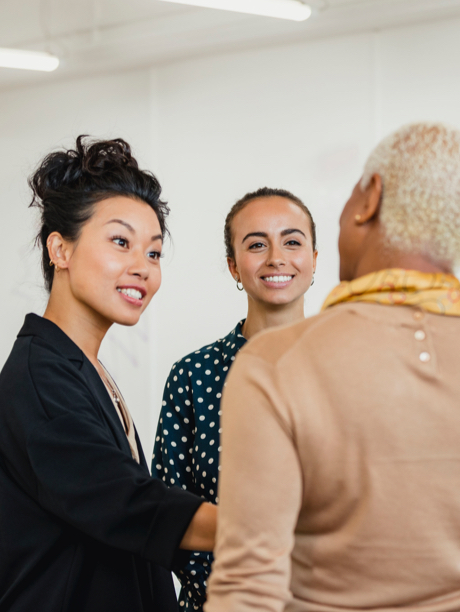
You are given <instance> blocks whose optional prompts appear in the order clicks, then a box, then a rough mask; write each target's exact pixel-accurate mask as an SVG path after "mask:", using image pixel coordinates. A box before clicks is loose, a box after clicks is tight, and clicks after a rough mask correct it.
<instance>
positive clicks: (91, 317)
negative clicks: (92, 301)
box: [43, 286, 110, 370]
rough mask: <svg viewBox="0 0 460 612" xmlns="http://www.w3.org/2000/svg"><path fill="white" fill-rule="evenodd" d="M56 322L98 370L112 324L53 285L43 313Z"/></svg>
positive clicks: (46, 317) (45, 316)
mask: <svg viewBox="0 0 460 612" xmlns="http://www.w3.org/2000/svg"><path fill="white" fill-rule="evenodd" d="M43 317H44V318H45V319H49V320H50V321H52V322H53V323H55V324H56V325H57V326H58V327H59V328H60V329H62V331H63V332H64V333H65V334H66V335H67V336H69V338H70V339H71V340H73V342H75V344H76V345H77V346H78V347H79V348H80V349H81V350H82V351H83V353H84V354H85V355H86V357H87V358H88V359H89V361H91V363H92V364H93V365H94V366H95V368H96V369H97V370H99V369H100V367H99V362H98V360H97V355H98V353H99V349H100V346H101V342H102V340H103V339H104V336H105V334H106V333H107V331H108V329H109V328H110V324H109V323H108V322H107V321H106V320H103V319H102V317H99V318H98V317H97V316H95V313H94V312H90V311H89V310H88V309H87V308H85V307H83V306H82V305H81V304H79V303H78V302H76V301H75V300H69V299H68V296H66V295H65V293H63V292H62V291H59V290H57V289H56V291H55V288H54V286H53V289H52V290H51V295H50V299H49V302H48V305H47V307H46V310H45V313H44V315H43Z"/></svg>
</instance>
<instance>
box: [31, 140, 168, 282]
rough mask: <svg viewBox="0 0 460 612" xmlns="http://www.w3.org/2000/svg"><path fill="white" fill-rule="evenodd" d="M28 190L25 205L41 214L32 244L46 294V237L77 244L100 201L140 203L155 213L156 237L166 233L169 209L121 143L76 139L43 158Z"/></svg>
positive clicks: (151, 178) (50, 279) (157, 187)
mask: <svg viewBox="0 0 460 612" xmlns="http://www.w3.org/2000/svg"><path fill="white" fill-rule="evenodd" d="M29 185H30V187H31V189H32V193H33V197H32V202H31V203H30V206H36V207H38V208H39V209H40V210H41V217H42V218H41V222H42V223H41V228H40V232H39V233H38V236H37V242H38V243H39V244H40V245H41V247H42V269H43V275H44V277H45V285H46V288H47V289H48V290H49V291H50V290H51V287H52V284H53V275H54V271H53V269H52V268H51V267H50V266H49V256H48V248H47V245H46V243H47V240H48V236H49V235H50V234H51V233H52V232H59V233H60V234H61V235H62V236H63V237H64V238H66V239H67V240H72V241H74V240H77V238H78V236H79V234H80V231H81V228H82V227H83V225H84V223H85V222H86V221H88V219H89V218H90V217H91V215H92V214H93V210H94V205H95V204H96V203H97V202H98V201H100V200H103V199H105V198H107V197H111V196H115V195H124V196H127V197H131V198H134V199H138V200H142V201H144V202H145V203H146V204H148V205H149V206H151V207H152V208H153V210H154V211H155V213H156V215H157V217H158V221H159V223H160V228H161V232H162V234H163V235H164V234H165V233H167V227H166V217H167V216H168V213H169V208H168V206H167V204H166V202H164V201H162V200H161V199H160V196H161V186H160V183H159V182H158V180H157V179H156V178H155V176H154V175H153V174H152V173H151V172H148V171H144V170H140V169H139V165H138V163H137V160H136V159H135V158H134V157H133V155H132V153H131V147H130V146H129V144H128V143H127V142H126V141H124V140H122V139H121V138H116V139H114V140H91V139H90V138H89V137H88V136H79V137H78V138H77V141H76V146H75V149H68V150H63V151H62V150H61V151H55V152H53V153H50V154H49V155H47V156H46V157H45V158H44V160H43V161H42V162H41V164H40V166H39V167H38V169H37V170H36V171H35V172H34V174H33V175H32V176H31V177H30V178H29Z"/></svg>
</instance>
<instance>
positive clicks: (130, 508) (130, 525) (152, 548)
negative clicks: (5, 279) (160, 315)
mask: <svg viewBox="0 0 460 612" xmlns="http://www.w3.org/2000/svg"><path fill="white" fill-rule="evenodd" d="M31 363H32V364H33V365H32V367H31V370H30V377H31V382H32V385H33V387H34V392H35V394H36V398H37V410H36V411H35V412H40V413H41V416H40V418H39V419H36V424H35V425H34V426H33V427H31V426H30V424H29V425H28V431H27V438H26V452H27V457H28V462H29V464H30V466H31V471H32V473H33V475H34V479H35V491H34V492H33V494H34V496H35V497H36V498H37V501H38V502H39V503H40V504H41V506H42V507H44V508H45V509H46V510H48V511H49V512H51V513H52V514H54V515H55V516H57V517H59V518H60V519H61V520H63V521H65V522H66V523H68V524H70V525H72V526H73V527H74V528H76V529H78V530H80V531H81V532H83V533H85V534H87V535H89V536H91V537H93V538H95V539H96V540H98V541H100V542H103V543H105V544H107V545H110V546H113V547H115V548H119V549H121V550H125V551H129V552H132V553H136V554H139V555H141V556H143V557H144V558H146V559H148V560H150V561H153V562H154V563H156V564H158V565H161V566H163V567H166V568H168V569H169V568H170V567H171V566H172V564H173V562H174V555H175V553H176V551H177V548H178V546H179V544H180V542H181V540H182V537H183V535H184V533H185V531H186V529H187V527H188V525H189V523H190V521H191V520H192V518H193V515H194V514H195V512H196V510H197V509H198V507H199V506H200V504H201V503H202V500H201V499H200V498H198V497H196V496H194V495H192V494H191V493H188V492H186V491H180V490H179V489H177V488H174V489H168V488H167V487H166V486H165V485H164V483H162V482H161V481H160V480H158V479H155V478H151V477H150V475H149V474H148V471H147V470H145V468H143V467H142V466H140V465H139V464H137V463H136V461H134V460H133V459H132V458H131V457H130V456H128V455H127V454H125V453H124V452H123V451H122V450H120V449H119V448H118V446H117V444H116V442H115V440H114V438H113V436H112V434H111V430H110V427H109V426H108V425H107V422H105V420H104V417H103V415H102V414H101V410H100V407H98V405H97V404H96V403H95V398H94V397H93V396H92V394H91V392H90V391H89V389H88V387H87V386H86V385H85V384H84V382H83V381H82V379H81V378H80V377H79V375H78V372H77V371H76V370H75V368H73V366H72V365H71V364H69V363H68V362H64V361H61V362H59V361H56V359H52V358H50V359H49V360H48V359H47V356H46V354H41V355H40V359H33V360H31ZM50 377H51V378H50ZM50 379H52V380H53V381H54V384H53V385H49V384H47V383H46V382H44V381H48V380H50Z"/></svg>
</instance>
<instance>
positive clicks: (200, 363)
mask: <svg viewBox="0 0 460 612" xmlns="http://www.w3.org/2000/svg"><path fill="white" fill-rule="evenodd" d="M241 323H242V322H240V323H238V324H237V326H236V327H235V328H234V329H233V330H232V331H231V332H230V333H229V334H227V335H226V336H224V337H222V338H218V339H217V340H215V341H214V342H211V343H209V344H205V345H204V346H202V347H200V348H199V349H197V350H195V351H192V352H191V353H188V354H187V355H185V356H184V357H182V358H181V359H179V360H178V361H176V362H175V363H174V364H173V366H172V368H171V372H170V378H171V377H172V378H174V376H187V375H188V373H189V372H192V373H193V369H194V368H196V370H197V371H198V370H199V369H200V368H201V367H204V368H205V369H206V368H210V369H215V368H216V367H217V368H220V367H222V365H223V362H226V361H227V360H228V358H229V357H231V356H232V355H233V354H234V352H236V351H237V350H238V349H239V348H240V345H242V344H243V343H244V342H245V340H244V338H243V337H242V336H241V335H240V333H239V330H240V328H241Z"/></svg>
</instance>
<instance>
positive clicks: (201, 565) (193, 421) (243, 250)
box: [152, 187, 317, 612]
mask: <svg viewBox="0 0 460 612" xmlns="http://www.w3.org/2000/svg"><path fill="white" fill-rule="evenodd" d="M224 237H225V247H226V254H227V263H228V268H229V270H230V273H231V275H232V276H233V278H234V280H235V281H236V285H237V288H238V290H240V291H242V290H243V289H244V290H245V291H246V293H247V296H248V312H247V316H246V319H243V320H242V321H240V322H239V323H238V325H237V326H236V327H235V329H233V330H232V331H231V332H230V333H229V334H228V336H225V337H224V338H221V339H219V340H217V341H216V342H214V343H212V344H208V345H206V346H204V347H203V348H201V349H199V350H197V351H195V352H194V353H190V355H187V356H186V357H184V358H182V359H180V360H179V361H178V362H177V363H175V364H174V365H173V367H172V369H171V372H170V375H169V377H168V380H167V382H166V387H165V390H164V396H163V405H162V409H161V414H160V420H159V423H158V430H157V435H156V442H155V448H154V453H153V460H152V474H153V476H156V477H158V478H161V479H162V480H163V481H164V482H165V483H166V484H167V485H169V486H177V487H181V488H182V489H185V490H188V491H191V492H193V493H196V494H198V495H201V496H202V497H203V498H204V499H206V500H208V501H210V502H213V503H218V501H219V500H218V497H217V483H218V472H219V453H220V446H219V438H220V436H219V434H220V414H221V413H220V401H221V396H222V390H223V387H224V382H225V378H226V376H227V374H228V371H229V368H230V366H231V364H232V362H233V361H234V359H235V356H236V354H237V352H238V351H239V349H240V348H241V347H242V346H243V345H244V343H245V342H246V341H247V340H249V338H251V337H252V336H253V335H254V334H256V333H257V332H259V331H262V330H264V329H267V328H269V327H273V326H275V325H287V324H291V323H295V322H296V321H298V320H300V319H302V318H304V295H305V293H306V292H307V290H308V289H309V287H310V285H312V284H313V278H314V273H315V269H316V257H317V250H316V231H315V223H314V221H313V218H312V216H311V214H310V211H309V210H308V208H307V207H306V206H305V205H304V204H303V202H302V201H301V200H300V199H299V198H297V197H296V196H294V195H293V194H292V193H290V192H288V191H285V190H283V189H269V188H267V187H264V188H262V189H259V190H258V191H255V192H253V193H248V194H247V195H245V196H244V197H243V198H242V199H241V200H239V201H238V202H237V203H236V204H235V205H234V206H233V207H232V209H231V210H230V212H229V214H228V215H227V219H226V221H225V230H224ZM248 409H249V407H248ZM211 563H212V555H211V554H210V553H202V552H194V553H191V554H188V555H187V558H185V554H184V563H183V567H182V569H180V570H179V571H178V578H179V580H180V582H181V584H182V589H181V593H180V598H179V604H180V607H181V610H187V611H189V612H192V611H193V612H195V611H197V610H199V611H201V610H202V608H203V604H204V602H205V601H206V583H207V579H208V577H209V574H210V572H211Z"/></svg>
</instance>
